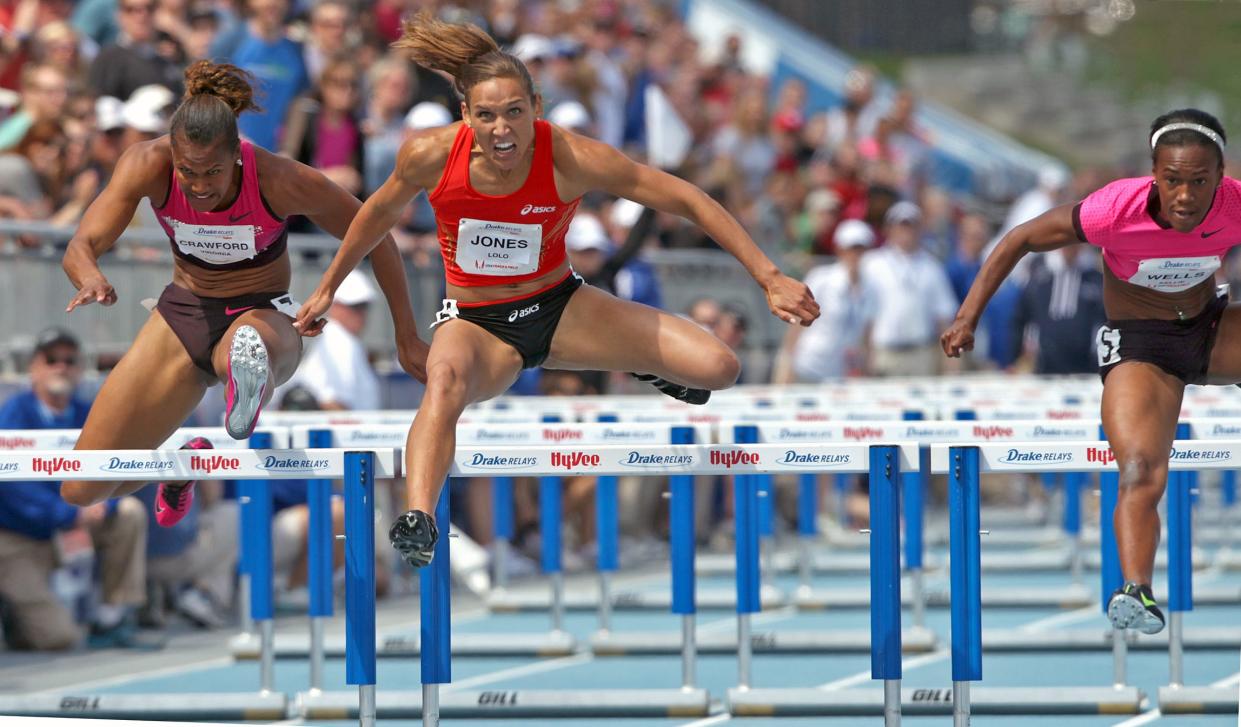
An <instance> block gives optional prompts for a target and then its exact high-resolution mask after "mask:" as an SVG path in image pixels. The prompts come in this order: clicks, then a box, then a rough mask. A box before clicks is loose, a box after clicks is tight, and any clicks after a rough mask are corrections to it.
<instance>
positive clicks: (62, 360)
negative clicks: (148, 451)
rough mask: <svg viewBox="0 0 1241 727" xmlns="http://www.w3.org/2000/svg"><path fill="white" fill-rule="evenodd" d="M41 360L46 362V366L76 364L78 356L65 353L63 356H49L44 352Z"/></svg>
mask: <svg viewBox="0 0 1241 727" xmlns="http://www.w3.org/2000/svg"><path fill="white" fill-rule="evenodd" d="M43 360H44V361H46V362H47V365H48V366H55V365H57V364H64V365H66V366H77V365H78V357H77V356H75V355H73V354H67V355H65V356H49V355H47V354H44V355H43Z"/></svg>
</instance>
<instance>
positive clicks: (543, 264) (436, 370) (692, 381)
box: [298, 15, 819, 566]
mask: <svg viewBox="0 0 1241 727" xmlns="http://www.w3.org/2000/svg"><path fill="white" fill-rule="evenodd" d="M396 46H397V47H398V48H403V49H405V50H408V51H409V52H410V54H411V56H412V57H413V59H414V60H415V61H416V62H418V63H419V64H420V65H422V66H424V67H427V68H431V69H434V70H439V71H443V72H446V73H448V74H449V75H451V76H452V77H453V78H454V79H455V82H456V88H457V90H458V92H459V93H460V94H461V96H462V98H463V102H462V104H461V111H462V117H463V118H464V122H463V123H456V124H453V125H451V126H447V127H443V128H439V129H430V130H427V131H423V132H421V133H419V134H417V135H415V136H413V137H412V138H411V139H409V140H408V141H407V142H406V143H405V145H404V147H403V148H402V149H401V154H400V156H399V158H398V161H397V168H396V170H395V171H394V172H393V174H392V176H391V177H389V179H388V181H387V182H386V183H385V184H384V185H383V187H381V188H380V189H379V190H378V191H377V192H376V193H375V194H374V195H372V196H371V198H370V199H369V200H367V202H366V204H364V205H363V206H362V210H361V211H360V212H359V213H358V217H357V219H355V220H354V223H353V224H352V225H351V226H350V227H349V232H348V234H347V235H346V236H345V241H344V243H343V244H342V246H341V249H340V252H338V253H337V255H336V259H335V260H333V262H332V265H331V266H330V267H329V268H328V270H327V272H326V273H324V277H323V281H322V282H321V283H320V285H319V289H318V290H317V291H316V292H315V293H314V295H312V296H311V297H310V298H309V299H308V300H307V301H306V304H305V306H304V307H303V308H302V311H301V313H299V314H298V324H302V323H308V322H309V321H311V320H314V319H315V318H316V317H318V316H320V315H322V314H323V311H325V310H327V307H328V306H329V305H330V304H331V301H332V296H333V293H334V291H335V290H336V287H337V286H338V285H339V284H340V282H341V281H342V280H344V278H345V275H346V274H348V272H349V271H350V270H351V269H352V268H353V267H354V265H356V264H357V262H358V260H360V259H361V258H362V256H363V255H365V254H366V253H367V252H368V251H369V250H370V249H371V248H372V247H373V246H374V245H375V244H376V243H377V242H378V241H379V239H380V238H381V237H382V236H383V235H384V233H386V232H387V231H388V230H389V229H390V228H391V227H392V225H394V224H395V223H396V222H397V219H398V218H399V217H400V214H401V210H402V209H404V207H405V205H406V204H407V203H408V202H409V201H410V200H411V199H413V198H414V196H415V195H416V194H417V193H418V191H419V190H422V189H426V190H430V201H431V204H432V206H433V207H434V209H435V216H436V222H437V225H438V232H439V241H440V248H441V252H442V253H443V256H444V267H445V269H446V271H447V277H448V288H447V298H446V299H445V301H444V307H443V309H442V310H440V312H439V315H438V316H437V321H436V327H435V335H434V339H433V341H432V344H431V349H430V353H429V354H428V358H427V389H426V393H425V395H424V397H423V400H422V405H421V407H420V408H419V410H418V415H417V417H416V418H415V420H414V424H413V427H412V428H411V429H410V435H409V446H408V448H407V449H406V452H407V454H406V468H407V472H408V479H409V508H410V512H408V513H406V514H405V515H402V516H401V517H400V518H398V520H397V522H396V524H395V525H393V528H392V531H391V533H390V535H391V539H392V542H393V545H394V546H395V547H396V548H397V549H398V550H400V551H401V554H402V556H403V557H404V558H405V559H406V560H407V561H409V562H410V563H411V564H414V565H415V566H417V565H424V564H426V563H428V562H430V559H431V555H432V552H433V546H434V544H435V541H436V539H437V537H438V535H437V531H436V529H435V524H434V522H433V520H432V519H431V517H430V516H429V515H428V514H427V513H429V512H433V511H434V507H435V502H436V499H437V498H438V495H439V490H440V487H441V485H442V484H443V482H444V477H445V475H446V474H447V473H448V470H449V466H450V464H451V462H452V456H453V452H454V448H455V446H456V439H455V429H456V423H457V418H458V417H459V416H460V414H461V412H462V410H463V409H464V408H465V407H466V405H467V404H469V403H471V402H475V401H480V400H483V399H487V398H489V397H492V396H496V395H497V394H500V393H502V392H503V391H505V390H506V389H507V388H508V387H509V386H510V385H511V384H512V383H513V381H514V379H515V378H516V377H517V374H518V373H519V372H520V371H521V369H522V368H525V367H534V366H540V365H542V366H547V367H548V368H561V369H591V370H608V371H630V372H636V373H637V374H639V375H640V378H644V380H650V381H651V382H652V383H654V384H655V385H656V386H657V387H659V388H660V389H661V390H663V391H664V392H665V393H668V394H670V395H672V396H675V397H677V398H679V399H682V400H686V401H691V402H699V403H701V402H703V401H705V400H706V396H707V393H708V391H709V390H715V389H723V388H725V387H728V386H731V385H732V384H733V382H735V381H736V379H737V374H738V370H739V364H738V362H737V358H736V356H735V355H734V354H733V352H732V351H731V350H729V348H728V347H727V346H725V345H724V344H723V343H721V342H720V341H719V340H717V339H716V338H715V337H714V336H712V335H711V334H709V333H707V332H706V331H703V330H702V329H701V328H699V327H698V326H696V325H694V324H693V323H691V322H689V321H685V320H682V319H680V318H677V317H676V316H672V315H669V314H667V313H663V312H661V311H658V310H656V309H654V308H648V307H646V306H643V305H639V304H637V303H631V302H627V301H623V300H619V299H617V298H614V297H612V296H611V295H609V294H607V293H605V292H603V291H601V290H599V289H597V288H594V287H591V286H589V285H584V284H583V283H582V281H581V280H580V279H579V278H578V277H577V276H576V275H575V274H574V273H573V271H572V270H571V269H570V267H569V264H568V261H567V260H566V258H565V250H564V235H565V231H566V229H567V228H568V225H569V220H570V219H571V218H572V216H573V211H574V209H575V208H576V207H577V203H578V200H579V199H580V198H581V196H582V195H583V194H585V193H586V192H588V191H591V190H603V191H605V192H609V193H611V194H614V195H616V196H618V197H624V198H626V199H631V200H633V201H635V202H638V203H640V204H643V205H646V206H649V207H654V208H656V209H659V210H662V211H665V212H669V213H672V214H676V215H680V216H681V217H684V218H686V219H688V220H690V221H691V222H694V223H696V224H698V225H699V226H700V227H702V228H703V229H704V230H705V231H706V232H707V233H708V234H709V235H710V236H711V237H712V238H713V239H715V240H716V241H717V242H719V244H720V245H721V246H722V247H723V248H724V249H726V250H728V251H729V252H731V253H732V254H733V255H734V256H736V258H737V259H738V260H739V261H740V262H741V264H742V265H744V266H745V268H746V270H748V271H749V272H750V274H751V275H753V276H754V279H755V280H756V281H757V282H758V283H759V285H761V286H762V287H763V289H764V290H765V291H766V293H767V302H768V305H769V307H770V308H771V311H772V312H773V313H774V314H775V315H777V316H779V317H780V318H781V319H782V320H785V321H788V322H791V323H800V324H802V325H809V323H810V322H811V321H813V320H814V319H815V318H816V317H818V315H819V307H818V305H817V304H816V303H815V302H814V298H813V297H812V296H811V294H810V292H809V290H808V289H807V288H806V286H805V285H803V284H802V283H800V282H798V281H796V280H793V279H791V278H789V277H787V276H785V275H782V274H781V273H780V271H779V269H777V268H776V266H775V265H774V264H773V263H772V262H771V261H770V260H768V259H767V257H766V256H765V255H763V253H762V252H761V251H760V250H759V249H758V247H757V246H756V245H755V244H754V242H753V241H752V240H751V239H750V238H749V236H748V235H747V234H746V233H745V231H744V230H743V229H742V228H741V226H740V225H739V224H738V223H737V221H736V220H734V219H733V217H732V216H731V215H729V214H728V213H727V212H726V211H725V210H724V209H723V208H722V207H720V206H719V205H718V204H716V203H715V202H714V201H712V200H711V198H710V197H708V196H707V195H706V194H705V193H704V192H703V191H702V190H700V189H698V188H697V187H695V186H693V185H692V184H689V183H688V182H685V181H682V180H680V179H677V178H676V177H673V176H672V175H669V174H665V173H663V172H660V171H657V170H655V169H652V168H651V167H648V166H645V165H642V164H638V163H636V162H634V161H632V160H630V159H629V158H627V157H626V156H624V155H623V154H621V153H620V152H618V151H616V150H615V149H613V148H612V147H610V146H608V145H606V144H603V143H600V142H597V141H594V140H591V139H588V138H585V137H582V136H578V135H576V134H572V133H569V132H567V131H565V130H563V129H560V128H557V127H555V126H553V125H552V124H549V123H547V122H544V121H541V120H539V116H541V115H542V111H543V106H542V99H541V98H540V97H539V96H538V94H536V93H535V91H534V83H533V82H532V81H531V79H530V73H529V71H527V70H526V67H525V66H524V65H523V64H522V63H521V61H520V60H518V59H517V58H515V57H514V56H512V55H510V54H508V53H504V52H502V51H500V49H499V48H498V47H497V46H496V43H495V41H494V40H492V39H491V37H490V36H488V35H487V34H486V33H485V32H483V31H482V30H480V29H479V28H477V27H475V26H473V25H455V24H449V23H444V22H441V21H438V20H434V19H432V18H430V17H428V16H426V15H423V16H420V17H419V18H417V19H416V20H414V21H412V22H410V23H408V24H407V25H406V28H405V35H404V37H403V38H402V39H401V40H400V41H398V42H397V43H396Z"/></svg>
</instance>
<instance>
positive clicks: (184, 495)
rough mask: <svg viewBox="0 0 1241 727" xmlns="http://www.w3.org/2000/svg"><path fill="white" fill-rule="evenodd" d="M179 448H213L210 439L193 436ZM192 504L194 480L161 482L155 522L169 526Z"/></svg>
mask: <svg viewBox="0 0 1241 727" xmlns="http://www.w3.org/2000/svg"><path fill="white" fill-rule="evenodd" d="M181 449H213V447H212V444H211V440H209V439H206V438H204V437H194V438H193V439H191V440H190V441H188V442H186V443H185V444H183V445H181ZM193 504H194V480H190V481H188V482H180V483H174V482H161V483H159V492H157V493H156V494H155V522H157V523H159V524H160V526H161V527H165V528H170V527H172V526H173V525H176V524H177V523H179V522H181V518H183V517H185V513H187V512H189V511H190V507H191V506H192V505H193Z"/></svg>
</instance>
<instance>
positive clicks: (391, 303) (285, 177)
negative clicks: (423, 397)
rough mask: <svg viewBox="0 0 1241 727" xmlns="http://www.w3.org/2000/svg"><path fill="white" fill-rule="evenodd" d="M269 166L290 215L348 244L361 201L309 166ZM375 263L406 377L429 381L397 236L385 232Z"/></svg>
mask: <svg viewBox="0 0 1241 727" xmlns="http://www.w3.org/2000/svg"><path fill="white" fill-rule="evenodd" d="M266 161H267V162H268V163H269V164H272V165H273V166H276V167H277V174H274V175H272V174H268V175H264V178H269V179H278V180H280V184H279V185H278V186H279V187H280V189H281V194H282V196H284V197H285V198H286V199H287V200H288V201H289V204H290V205H291V206H290V207H289V208H288V209H290V210H291V211H295V213H296V214H301V215H305V216H306V217H308V218H310V221H311V222H314V223H315V224H316V225H318V226H319V227H320V228H321V229H323V230H324V231H325V232H327V233H328V234H330V235H332V236H333V237H336V238H337V239H344V238H345V236H346V234H347V233H348V230H349V225H350V223H352V222H353V220H354V218H355V217H356V216H357V214H358V210H359V209H361V207H362V203H361V202H359V201H358V199H357V198H356V197H354V196H353V195H352V194H349V193H348V192H346V191H345V190H344V189H343V188H341V187H340V186H339V185H337V184H336V183H335V182H333V181H332V180H331V179H328V177H327V176H326V175H325V174H323V173H322V172H320V171H319V170H317V169H314V168H312V167H309V166H307V165H305V164H302V163H300V162H297V161H294V160H292V159H288V158H287V157H279V156H275V155H272V156H271V158H270V159H269V160H266ZM269 199H270V197H269ZM370 257H371V263H372V269H373V270H374V273H375V280H376V281H378V283H379V289H380V290H382V291H383V294H384V299H385V300H386V301H387V303H388V310H389V311H390V312H391V314H392V325H393V328H394V329H395V330H396V340H397V357H398V358H399V359H400V361H401V366H402V367H403V368H404V369H405V370H406V371H408V372H409V373H410V374H411V375H412V376H414V377H415V378H417V379H418V380H420V381H421V380H424V379H425V378H426V360H427V356H426V353H427V345H426V344H425V343H423V342H422V340H421V339H419V338H418V325H417V323H416V322H415V320H414V312H413V308H412V306H411V303H410V298H409V284H408V282H407V281H406V279H405V267H404V263H403V262H402V261H401V252H400V251H399V250H397V248H396V241H395V240H393V239H392V235H390V234H387V232H385V233H384V234H383V235H382V236H380V238H379V242H378V245H377V246H376V247H374V248H373V250H372V251H371V252H370ZM355 265H356V263H355ZM299 320H300V316H299ZM322 326H323V321H322V319H315V320H314V322H313V324H312V325H310V326H308V327H305V328H302V329H301V331H302V334H303V335H307V336H312V335H317V334H318V333H319V332H320V331H321V330H322Z"/></svg>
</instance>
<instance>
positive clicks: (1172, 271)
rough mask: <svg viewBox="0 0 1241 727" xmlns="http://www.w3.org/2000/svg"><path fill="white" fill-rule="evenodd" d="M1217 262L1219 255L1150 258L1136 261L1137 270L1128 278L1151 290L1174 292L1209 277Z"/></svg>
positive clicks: (1216, 266)
mask: <svg viewBox="0 0 1241 727" xmlns="http://www.w3.org/2000/svg"><path fill="white" fill-rule="evenodd" d="M1219 264H1220V262H1219V255H1211V256H1210V257H1175V258H1161V257H1157V258H1151V259H1149V260H1143V261H1142V262H1140V263H1138V271H1137V272H1136V273H1134V274H1133V277H1131V278H1129V282H1130V283H1134V284H1136V285H1140V286H1142V287H1143V288H1150V289H1151V290H1158V291H1162V292H1165V293H1174V292H1176V291H1178V290H1188V289H1189V288H1192V287H1194V286H1195V285H1197V284H1198V283H1201V282H1202V281H1204V280H1207V279H1209V278H1210V277H1211V276H1213V275H1215V271H1216V270H1219Z"/></svg>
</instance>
